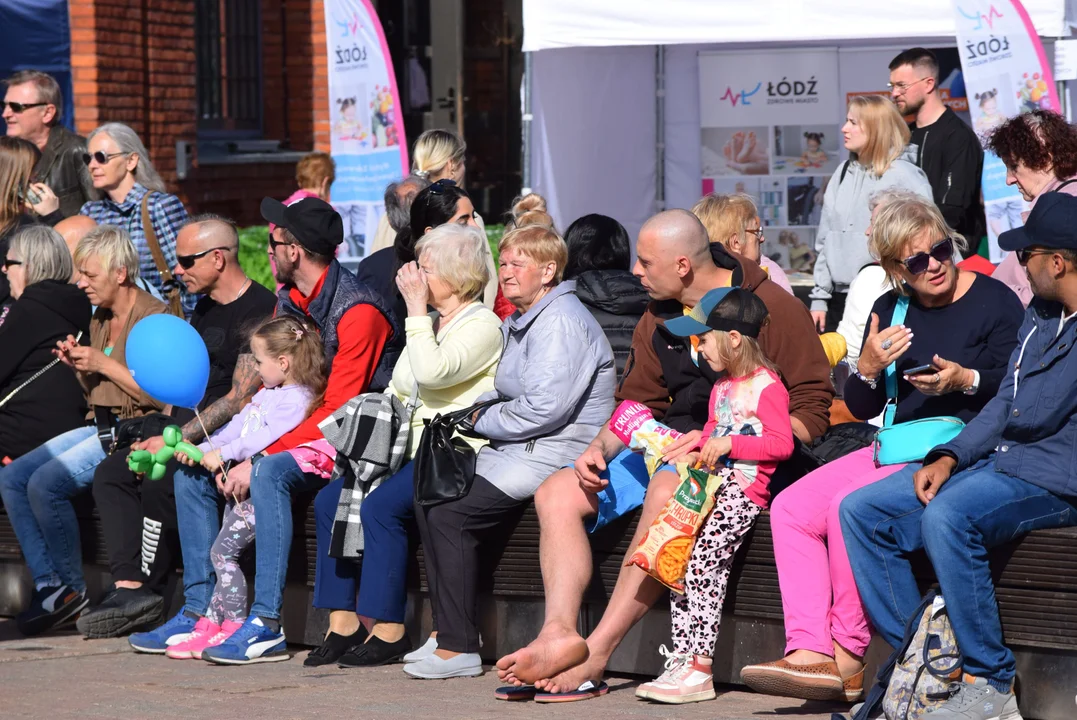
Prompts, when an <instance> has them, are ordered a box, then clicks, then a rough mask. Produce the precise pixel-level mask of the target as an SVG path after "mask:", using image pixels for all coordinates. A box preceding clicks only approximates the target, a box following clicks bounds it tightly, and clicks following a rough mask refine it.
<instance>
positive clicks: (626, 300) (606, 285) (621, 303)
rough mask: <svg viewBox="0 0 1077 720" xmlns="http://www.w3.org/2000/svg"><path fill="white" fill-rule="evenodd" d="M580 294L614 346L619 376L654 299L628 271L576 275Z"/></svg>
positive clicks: (586, 272) (578, 294) (577, 295)
mask: <svg viewBox="0 0 1077 720" xmlns="http://www.w3.org/2000/svg"><path fill="white" fill-rule="evenodd" d="M570 279H572V280H575V281H576V297H578V298H579V299H580V302H582V303H583V304H584V305H585V306H586V307H587V309H588V310H589V311H590V312H591V315H593V316H594V318H595V320H597V321H598V324H599V325H600V326H601V327H602V332H603V333H605V335H606V339H607V340H609V341H610V346H611V347H613V357H614V359H615V360H616V362H617V377H621V371H622V370H624V369H625V361H626V360H628V351H629V350H630V349H631V348H632V331H634V330H635V329H636V323H638V322H639V319H640V317H642V316H643V313H644V312H646V311H647V305H648V304H649V303H650V302H651V298H650V296H649V295H647V291H646V290H644V289H643V285H642V284H640V281H639V280H638V279H636V277H635V276H634V275H633V274H632V273H630V272H628V271H626V270H586V271H584V272H582V273H580V274H579V275H576V276H575V277H573V278H570Z"/></svg>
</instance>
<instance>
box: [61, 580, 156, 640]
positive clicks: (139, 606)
mask: <svg viewBox="0 0 1077 720" xmlns="http://www.w3.org/2000/svg"><path fill="white" fill-rule="evenodd" d="M164 605H165V599H164V598H163V597H161V596H160V595H158V594H156V593H154V592H152V591H150V590H148V589H146V588H145V587H140V588H135V589H130V588H113V590H112V591H111V592H110V593H109V594H108V595H106V596H105V599H104V600H102V601H101V603H100V604H99V605H97V606H96V607H92V608H90V609H89V610H86V611H85V612H83V613H82V616H81V617H79V619H78V622H77V623H75V626H76V627H77V628H78V629H79V632H81V633H82V634H83V635H85V636H86V638H87V639H95V638H113V637H120V636H122V635H126V634H128V633H129V632H131V631H132V630H135V629H136V628H139V627H141V626H143V625H150V624H152V623H155V622H157V621H158V620H160V619H161V612H162V611H163V610H164Z"/></svg>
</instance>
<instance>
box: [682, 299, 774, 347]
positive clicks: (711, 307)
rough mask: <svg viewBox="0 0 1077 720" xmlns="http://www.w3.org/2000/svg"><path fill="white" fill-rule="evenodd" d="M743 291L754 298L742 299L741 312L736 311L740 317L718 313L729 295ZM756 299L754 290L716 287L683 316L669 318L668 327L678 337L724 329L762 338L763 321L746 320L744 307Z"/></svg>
mask: <svg viewBox="0 0 1077 720" xmlns="http://www.w3.org/2000/svg"><path fill="white" fill-rule="evenodd" d="M741 293H743V294H744V295H748V296H751V297H748V298H742V300H743V302H741V304H740V312H739V313H737V315H738V316H737V317H735V318H730V317H724V316H720V315H719V314H718V313H716V312H715V311H716V310H717V309H718V306H719V305H721V304H722V301H724V300H725V299H726V298H729V297H736V296H738V295H739V294H741ZM754 299H756V298H755V296H754V295H752V293H750V292H748V291H747V290H742V289H741V288H715V289H714V290H710V291H708V292H707V294H706V295H704V296H703V297H702V298H701V299H700V301H699V304H698V305H696V306H695V307H694V308H692V311H691V312H689V313H688V314H687V315H685V316H684V317H679V318H673V319H672V320H666V329H667V330H669V331H670V332H671V333H673V334H674V335H676V336H677V337H690V336H692V335H702V334H703V333H705V332H709V331H711V330H721V331H723V332H729V331H730V330H736V331H737V332H739V333H740V334H741V335H746V336H747V337H751V338H756V337H759V331H760V330H761V329H762V327H763V324H762V323H761V322H760V323H756V322H751V321H749V320H747V319H745V310H746V309H747V307H748V304H749V303H750V302H752V300H754Z"/></svg>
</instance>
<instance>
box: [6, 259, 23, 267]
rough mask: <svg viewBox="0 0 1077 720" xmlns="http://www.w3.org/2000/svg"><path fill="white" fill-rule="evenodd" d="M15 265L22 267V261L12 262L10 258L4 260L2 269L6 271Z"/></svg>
mask: <svg viewBox="0 0 1077 720" xmlns="http://www.w3.org/2000/svg"><path fill="white" fill-rule="evenodd" d="M15 265H22V260H12V259H10V258H4V269H5V270H7V269H8V268H10V267H14V266H15Z"/></svg>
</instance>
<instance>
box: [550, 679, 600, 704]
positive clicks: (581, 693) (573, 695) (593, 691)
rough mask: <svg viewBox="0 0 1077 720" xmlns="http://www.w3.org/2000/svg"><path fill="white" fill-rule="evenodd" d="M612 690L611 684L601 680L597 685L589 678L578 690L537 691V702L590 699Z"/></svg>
mask: <svg viewBox="0 0 1077 720" xmlns="http://www.w3.org/2000/svg"><path fill="white" fill-rule="evenodd" d="M609 691H610V686H609V685H607V684H606V683H604V682H600V683H599V684H598V685H595V684H594V683H593V682H591V681H590V680H588V681H587V682H585V683H584V684H583V685H580V687H579V688H578V689H576V690H570V691H568V692H562V693H548V692H537V693H535V702H537V703H561V702H576V701H578V700H590V699H592V698H596V697H601V696H603V695H605V694H606V693H608V692H609Z"/></svg>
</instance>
